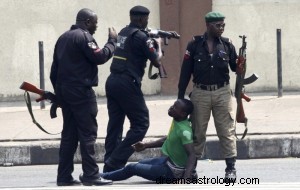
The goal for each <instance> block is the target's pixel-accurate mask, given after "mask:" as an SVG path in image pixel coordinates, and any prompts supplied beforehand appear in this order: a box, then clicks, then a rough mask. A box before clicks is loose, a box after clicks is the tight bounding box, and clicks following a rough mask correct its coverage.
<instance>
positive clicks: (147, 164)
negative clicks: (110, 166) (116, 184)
mask: <svg viewBox="0 0 300 190" xmlns="http://www.w3.org/2000/svg"><path fill="white" fill-rule="evenodd" d="M166 161H167V157H158V158H150V159H143V160H141V161H139V162H138V163H132V164H127V165H126V166H125V167H124V168H122V169H119V170H116V171H112V172H107V173H103V174H101V177H103V178H104V179H110V180H113V181H120V180H125V179H128V178H130V177H132V176H135V175H136V176H140V177H142V178H145V179H148V180H151V181H156V180H159V179H161V178H170V179H171V178H173V173H172V171H171V170H170V169H169V167H168V165H167V164H166Z"/></svg>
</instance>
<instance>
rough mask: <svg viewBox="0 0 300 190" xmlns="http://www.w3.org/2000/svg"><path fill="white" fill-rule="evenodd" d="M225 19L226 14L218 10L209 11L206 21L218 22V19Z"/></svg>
mask: <svg viewBox="0 0 300 190" xmlns="http://www.w3.org/2000/svg"><path fill="white" fill-rule="evenodd" d="M224 19H225V16H224V15H222V14H221V13H218V12H209V13H207V14H206V15H205V21H206V22H217V21H223V20H224Z"/></svg>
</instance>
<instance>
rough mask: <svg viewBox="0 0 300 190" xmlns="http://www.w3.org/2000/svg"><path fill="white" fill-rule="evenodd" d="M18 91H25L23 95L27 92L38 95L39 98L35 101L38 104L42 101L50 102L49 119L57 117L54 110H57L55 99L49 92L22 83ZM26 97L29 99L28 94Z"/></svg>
mask: <svg viewBox="0 0 300 190" xmlns="http://www.w3.org/2000/svg"><path fill="white" fill-rule="evenodd" d="M20 89H22V90H25V93H26V92H27V91H28V92H33V93H35V94H38V95H40V97H39V98H37V99H36V100H35V101H36V102H40V101H42V100H50V102H51V103H52V105H51V108H50V117H51V118H52V119H53V118H56V117H57V115H56V110H57V107H58V104H57V99H56V96H55V94H53V93H52V92H49V91H44V90H42V89H39V88H37V87H36V86H34V85H33V84H30V83H28V82H23V83H22V84H21V86H20ZM27 96H28V97H29V94H27ZM29 98H30V97H29ZM25 100H26V98H25Z"/></svg>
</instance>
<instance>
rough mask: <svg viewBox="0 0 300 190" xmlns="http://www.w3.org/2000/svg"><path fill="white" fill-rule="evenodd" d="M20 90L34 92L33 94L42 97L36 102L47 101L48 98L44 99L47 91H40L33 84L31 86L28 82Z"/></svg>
mask: <svg viewBox="0 0 300 190" xmlns="http://www.w3.org/2000/svg"><path fill="white" fill-rule="evenodd" d="M20 89H22V90H25V91H28V92H33V93H35V94H39V95H40V96H41V97H40V98H38V99H36V100H35V101H36V102H40V101H42V100H44V99H46V98H45V97H44V95H45V91H44V90H42V89H39V88H37V87H36V86H34V85H33V84H30V83H28V82H23V83H22V84H21V86H20Z"/></svg>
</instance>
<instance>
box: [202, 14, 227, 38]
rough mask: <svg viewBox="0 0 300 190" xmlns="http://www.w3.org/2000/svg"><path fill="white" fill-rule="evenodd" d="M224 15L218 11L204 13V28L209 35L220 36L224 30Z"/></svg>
mask: <svg viewBox="0 0 300 190" xmlns="http://www.w3.org/2000/svg"><path fill="white" fill-rule="evenodd" d="M224 19H225V16H224V15H223V14H221V13H218V12H209V13H207V14H206V15H205V22H206V28H207V32H208V33H209V35H212V36H214V37H220V36H221V35H222V33H223V32H224V28H225V23H224Z"/></svg>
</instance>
